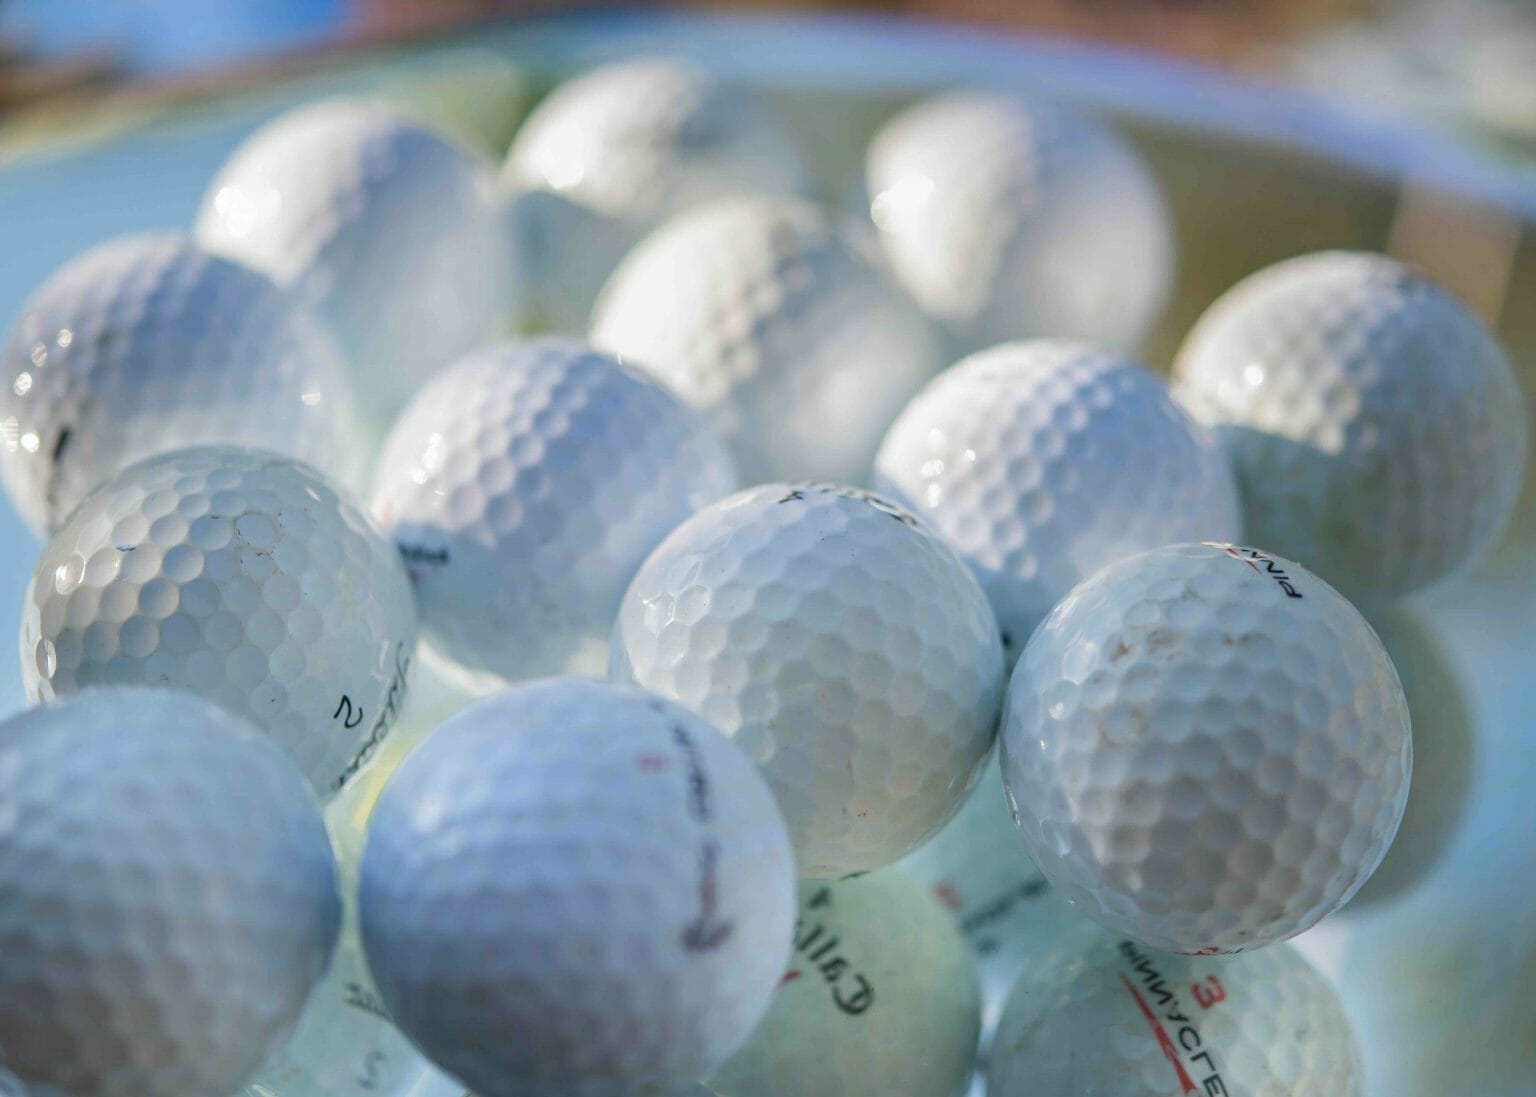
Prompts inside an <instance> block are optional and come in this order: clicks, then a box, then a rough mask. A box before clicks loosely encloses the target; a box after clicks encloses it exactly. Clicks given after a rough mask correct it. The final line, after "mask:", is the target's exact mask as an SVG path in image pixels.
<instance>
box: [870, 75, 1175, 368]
mask: <svg viewBox="0 0 1536 1097" xmlns="http://www.w3.org/2000/svg"><path fill="white" fill-rule="evenodd" d="M865 185H866V187H867V189H868V193H869V196H870V200H871V206H870V212H871V215H872V216H873V218H874V221H875V224H876V226H878V228H879V229H880V239H881V241H882V243H883V244H884V247H885V253H886V255H887V257H888V258H889V260H890V264H891V267H892V268H893V269H894V270H895V272H896V274H897V276H898V277H899V278H900V279H901V281H902V284H903V285H905V286H906V288H907V290H908V292H910V293H911V294H912V296H913V297H914V298H915V299H916V300H917V302H918V303H919V304H920V305H922V306H923V308H924V309H926V310H927V311H928V312H929V314H930V315H932V316H934V317H937V318H938V319H940V320H941V321H943V322H944V324H945V325H946V327H947V328H948V329H949V330H950V331H951V332H952V333H953V334H954V335H955V336H956V337H957V338H958V339H960V340H961V342H962V343H964V344H965V345H967V346H969V347H971V348H977V347H984V346H988V345H990V344H993V343H1000V342H1003V341H1005V340H1008V339H1020V338H1027V337H1030V336H1037V335H1053V336H1063V337H1066V338H1073V339H1087V340H1090V341H1093V342H1097V343H1104V344H1107V345H1109V346H1115V347H1131V346H1134V345H1135V344H1136V343H1138V342H1140V341H1141V339H1142V338H1143V337H1144V336H1145V335H1146V334H1147V332H1148V331H1149V330H1151V328H1152V325H1153V324H1154V323H1156V321H1157V318H1158V315H1159V314H1160V313H1161V312H1162V309H1163V305H1164V303H1165V302H1166V301H1167V299H1168V296H1169V293H1170V290H1171V288H1172V285H1173V267H1174V243H1173V229H1172V224H1171V221H1170V218H1169V215H1168V210H1167V208H1166V206H1165V204H1164V202H1163V198H1162V194H1161V192H1160V191H1159V189H1158V185H1157V181H1156V180H1155V179H1154V178H1153V176H1152V174H1151V172H1150V171H1149V170H1148V169H1147V167H1146V165H1145V164H1143V163H1142V161H1141V159H1140V158H1139V157H1138V156H1137V155H1136V153H1135V152H1134V151H1133V150H1132V149H1131V148H1130V146H1128V145H1127V144H1126V143H1125V142H1123V141H1122V140H1120V138H1118V137H1117V136H1116V135H1115V134H1114V133H1113V132H1111V131H1110V130H1108V129H1106V128H1105V127H1103V126H1101V125H1099V124H1098V123H1096V122H1094V121H1093V120H1091V119H1089V118H1086V117H1083V116H1081V115H1078V114H1075V113H1073V112H1071V111H1069V110H1067V109H1066V108H1064V107H1060V106H1054V105H1048V104H1044V103H1039V102H1029V101H1024V100H1020V99H1016V98H1013V97H1010V96H1007V95H1001V94H993V93H982V92H957V93H952V94H947V95H942V96H939V97H937V98H934V99H929V100H926V101H925V102H922V103H919V104H918V105H917V106H915V107H913V108H911V109H910V110H908V111H906V112H904V113H902V114H899V115H897V116H896V117H895V118H894V119H892V120H891V121H890V122H889V123H887V124H886V126H885V128H884V129H882V130H881V131H880V132H879V133H878V134H876V136H875V139H874V141H873V142H872V143H871V144H870V148H869V157H868V162H867V163H866V166H865Z"/></svg>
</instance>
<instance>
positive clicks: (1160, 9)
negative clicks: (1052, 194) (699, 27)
mask: <svg viewBox="0 0 1536 1097" xmlns="http://www.w3.org/2000/svg"><path fill="white" fill-rule="evenodd" d="M600 6H603V5H597V4H590V3H583V2H581V0H563V2H562V0H437V2H431V3H429V2H426V0H223V2H221V3H206V2H203V0H71V2H68V3H57V2H55V0H0V114H7V113H8V114H11V115H14V114H15V113H16V112H18V111H25V110H27V109H28V108H29V107H30V108H33V109H37V108H39V107H42V106H47V107H48V108H51V109H53V110H58V109H61V108H63V107H64V106H65V105H66V104H78V103H80V102H81V101H89V100H90V99H92V98H93V97H99V96H100V95H102V94H104V93H109V92H111V91H112V90H113V89H118V88H121V87H123V86H124V85H126V84H129V83H133V82H140V83H142V82H145V81H148V82H151V83H153V84H156V85H159V86H161V87H162V88H175V87H178V86H179V87H181V88H183V89H185V88H186V87H187V86H188V84H189V83H195V85H196V87H197V88H198V89H199V90H206V86H207V82H208V81H209V80H210V79H211V77H210V75H209V74H210V73H211V72H213V71H214V70H218V71H220V72H221V73H222V75H221V76H220V77H218V78H217V79H218V80H220V81H222V82H225V83H229V84H238V83H240V82H243V81H248V80H251V79H255V78H259V76H260V75H261V74H262V73H263V72H264V71H265V72H270V71H271V70H272V68H273V67H274V66H277V67H279V68H282V69H285V70H286V69H292V68H293V67H295V66H296V65H297V66H298V67H303V66H304V65H306V64H311V63H315V61H316V59H317V58H323V57H325V56H326V55H327V54H333V53H336V52H338V51H347V50H349V49H356V48H358V47H360V46H368V45H373V46H377V45H379V44H382V43H388V42H391V41H395V40H401V39H405V38H410V37H414V36H421V35H424V34H441V33H444V32H446V31H449V30H451V29H453V28H456V27H463V26H465V25H469V24H472V23H474V22H476V21H488V20H493V19H505V18H507V17H509V16H519V15H524V16H526V15H533V14H548V13H553V12H563V11H570V10H573V9H581V8H597V7H600ZM632 6H662V5H632ZM665 6H669V7H675V8H690V7H691V8H711V9H717V8H731V9H772V10H779V11H799V12H806V11H811V10H843V11H859V12H864V13H887V14H891V15H897V16H914V15H920V16H931V17H939V18H944V19H950V20H959V21H964V22H967V23H970V24H973V25H977V26H999V27H1009V28H1013V29H1019V30H1028V31H1034V32H1040V33H1047V34H1052V35H1060V36H1065V37H1069V38H1078V39H1091V40H1097V41H1101V42H1109V43H1116V44H1120V45H1128V46H1135V47H1142V48H1147V49H1152V50H1156V51H1159V52H1164V53H1168V54H1173V55H1177V56H1180V57H1185V58H1192V59H1198V60H1202V61H1207V62H1211V63H1215V64H1218V65H1221V66H1223V67H1226V68H1230V69H1236V70H1240V71H1242V72H1244V73H1245V74H1248V75H1254V76H1259V77H1261V78H1263V79H1268V80H1275V81H1280V82H1285V83H1289V84H1293V85H1300V86H1302V87H1306V88H1309V89H1312V90H1314V91H1316V92H1318V93H1320V94H1323V95H1326V96H1329V97H1333V98H1337V99H1343V100H1349V101H1352V102H1355V103H1359V104H1369V105H1374V106H1378V107H1381V108H1385V109H1394V108H1395V109H1405V110H1411V111H1413V112H1415V113H1416V114H1418V115H1419V116H1421V117H1423V118H1427V119H1432V120H1434V121H1435V122H1436V123H1438V124H1444V125H1450V126H1455V127H1458V128H1460V129H1463V130H1472V131H1475V132H1476V133H1478V134H1480V135H1481V136H1483V137H1486V138H1487V139H1488V140H1490V141H1492V142H1496V143H1498V144H1500V145H1501V146H1503V147H1505V148H1507V149H1509V150H1510V151H1511V152H1512V153H1513V154H1516V155H1519V154H1530V153H1531V151H1532V150H1533V149H1536V3H1533V2H1532V0H1241V2H1233V0H841V2H833V0H780V2H778V3H767V2H759V3H746V2H742V0H736V2H727V3H694V4H673V5H665Z"/></svg>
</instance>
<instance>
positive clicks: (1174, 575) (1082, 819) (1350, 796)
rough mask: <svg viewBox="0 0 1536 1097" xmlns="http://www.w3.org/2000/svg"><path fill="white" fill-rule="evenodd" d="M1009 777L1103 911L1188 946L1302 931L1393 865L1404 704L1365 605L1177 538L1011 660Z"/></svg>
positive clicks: (1102, 586) (1166, 942) (1075, 606)
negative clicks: (1390, 849)
mask: <svg viewBox="0 0 1536 1097" xmlns="http://www.w3.org/2000/svg"><path fill="white" fill-rule="evenodd" d="M1001 738H1002V752H1003V753H1002V759H1003V780H1004V782H1005V784H1006V785H1007V789H1008V796H1009V800H1010V802H1011V803H1012V806H1013V811H1014V816H1015V818H1016V819H1017V820H1018V823H1019V828H1020V830H1021V831H1022V832H1023V834H1024V838H1025V841H1026V843H1027V844H1028V846H1029V851H1030V854H1031V856H1033V857H1034V859H1035V861H1036V863H1037V864H1038V865H1039V866H1040V868H1041V870H1042V871H1044V872H1045V874H1046V876H1047V877H1048V878H1049V879H1050V880H1051V882H1052V883H1053V884H1055V885H1056V886H1057V887H1058V888H1059V889H1060V890H1061V891H1062V893H1063V894H1064V895H1066V897H1067V898H1069V899H1071V900H1072V901H1073V902H1074V903H1076V904H1077V905H1078V906H1079V907H1080V908H1081V909H1082V910H1083V911H1084V912H1085V913H1086V914H1088V915H1089V916H1090V917H1092V918H1094V919H1096V920H1098V921H1099V922H1101V923H1102V924H1104V925H1106V926H1108V927H1110V928H1111V929H1113V930H1115V931H1116V932H1119V933H1123V934H1126V935H1127V936H1131V937H1135V938H1136V939H1137V940H1140V941H1144V942H1146V943H1147V944H1149V945H1151V946H1153V947H1156V948H1164V949H1169V950H1171V951H1175V952H1185V953H1207V952H1212V953H1214V952H1240V951H1242V950H1244V949H1249V948H1256V947H1258V946H1261V945H1266V944H1269V943H1271V942H1274V941H1278V940H1282V939H1284V938H1286V937H1291V936H1294V935H1295V934H1297V933H1300V932H1301V931H1302V930H1304V929H1307V928H1308V927H1309V926H1311V925H1313V924H1314V923H1316V922H1317V921H1318V920H1319V919H1320V918H1322V917H1323V916H1324V915H1326V914H1328V913H1329V912H1330V911H1333V910H1335V909H1337V908H1338V907H1339V906H1341V905H1343V904H1344V903H1345V902H1346V901H1347V900H1348V899H1349V897H1350V896H1351V895H1353V894H1354V893H1355V890H1356V889H1357V888H1359V887H1360V885H1361V884H1363V883H1364V882H1365V880H1366V878H1367V877H1368V876H1370V874H1371V873H1372V872H1373V871H1374V870H1375V868H1376V866H1377V865H1378V864H1380V863H1381V859H1382V856H1383V855H1384V854H1385V853H1386V850H1387V846H1388V845H1389V844H1390V843H1391V841H1392V836H1393V835H1394V833H1396V831H1397V826H1398V822H1399V821H1400V820H1401V819H1402V815H1403V806H1404V803H1405V801H1406V799H1407V796H1408V773H1409V769H1410V766H1411V760H1412V742H1411V739H1410V737H1409V731H1408V706H1407V702H1406V701H1405V700H1404V699H1403V690H1402V686H1401V685H1400V684H1399V682H1398V677H1397V671H1396V670H1395V669H1393V666H1392V661H1391V660H1390V659H1389V658H1388V657H1387V654H1386V652H1385V651H1384V650H1383V649H1382V646H1381V642H1380V641H1379V640H1378V639H1377V638H1376V634H1375V633H1374V632H1372V631H1371V627H1370V626H1369V625H1368V624H1366V622H1365V619H1364V618H1363V617H1361V616H1360V614H1359V612H1358V611H1356V610H1355V608H1354V607H1353V606H1351V605H1350V604H1349V603H1348V602H1346V601H1345V600H1344V599H1343V598H1342V597H1340V596H1339V595H1338V594H1337V593H1336V592H1335V591H1334V590H1333V589H1332V588H1331V587H1329V586H1328V585H1327V584H1325V583H1323V582H1322V581H1321V580H1320V579H1318V578H1317V577H1316V576H1314V575H1311V574H1310V573H1308V572H1307V571H1305V570H1304V569H1302V568H1301V567H1299V566H1297V565H1296V564H1293V563H1291V562H1290V561H1288V560H1284V559H1281V558H1280V557H1277V556H1272V555H1270V554H1268V553H1265V552H1261V551H1259V550H1257V549H1248V548H1239V547H1237V546H1233V545H1174V546H1170V547H1167V548H1162V549H1154V550H1153V551H1151V552H1147V553H1144V554H1142V555H1140V556H1134V557H1132V558H1130V559H1128V560H1125V561H1122V562H1121V563H1118V564H1113V565H1111V566H1110V567H1108V568H1106V569H1105V570H1104V571H1101V572H1100V573H1099V574H1098V575H1096V576H1094V577H1093V578H1092V579H1089V580H1088V581H1087V582H1085V583H1083V584H1082V585H1080V586H1078V587H1077V588H1076V589H1074V590H1073V591H1072V593H1071V594H1069V595H1067V597H1066V599H1065V600H1063V602H1062V603H1061V605H1059V606H1057V607H1056V609H1055V610H1053V611H1052V613H1051V615H1050V616H1049V617H1047V618H1046V619H1045V622H1044V623H1043V624H1042V625H1041V626H1040V628H1039V630H1038V631H1037V632H1036V633H1035V635H1034V637H1033V638H1032V639H1031V640H1030V642H1029V645H1028V646H1027V647H1026V648H1025V649H1024V655H1023V657H1022V658H1021V659H1020V660H1019V664H1018V667H1017V668H1016V669H1015V670H1014V674H1013V680H1012V682H1011V683H1010V685H1009V688H1008V702H1007V705H1006V707H1005V709H1004V715H1003V725H1002V732H1001Z"/></svg>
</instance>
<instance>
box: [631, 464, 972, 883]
mask: <svg viewBox="0 0 1536 1097" xmlns="http://www.w3.org/2000/svg"><path fill="white" fill-rule="evenodd" d="M611 669H612V674H613V677H614V678H615V679H618V680H621V681H632V682H635V683H637V684H639V685H642V686H644V687H646V688H647V689H652V690H655V691H657V692H659V693H662V694H664V695H665V696H668V697H673V698H676V699H677V700H679V701H681V702H682V703H683V704H685V705H687V706H688V707H689V708H692V709H693V710H694V711H696V712H698V713H700V714H701V715H702V716H703V717H704V718H705V719H707V720H709V721H711V722H712V723H713V724H714V725H715V726H716V727H718V728H720V729H721V730H723V731H724V732H725V733H726V734H728V735H731V736H733V737H735V739H736V741H737V742H738V743H739V744H740V745H741V746H742V747H743V748H744V749H745V750H746V751H747V753H748V754H750V755H751V756H752V757H753V759H754V760H756V761H757V763H758V764H759V765H761V766H762V768H763V772H764V774H765V775H766V776H767V778H768V781H769V783H770V784H771V785H772V786H773V789H774V792H775V793H776V794H777V795H778V798H779V803H780V804H781V805H782V806H783V808H784V814H785V817H786V818H787V819H788V820H789V826H790V830H791V832H792V833H793V834H794V837H795V853H796V857H797V858H798V860H799V863H800V873H801V875H802V876H807V877H814V878H818V879H821V878H836V877H840V876H846V875H848V874H850V873H854V872H867V871H869V870H871V869H875V868H879V867H880V866H881V865H886V864H889V863H890V862H892V861H894V860H896V859H897V858H898V857H900V856H901V855H902V854H904V853H906V852H907V851H908V850H910V849H911V848H912V847H913V846H915V845H917V844H918V843H919V842H921V841H922V840H923V839H924V838H926V837H927V836H928V835H930V834H932V833H933V832H934V831H935V830H937V829H938V828H939V827H940V826H941V825H942V824H943V823H944V821H945V820H946V819H948V818H949V817H950V815H952V814H953V813H954V811H955V810H956V809H957V808H958V807H959V805H960V803H961V801H962V800H963V799H964V797H965V794H966V793H967V792H968V791H969V790H970V789H971V787H972V786H973V785H974V784H975V782H976V779H977V776H978V775H979V773H980V771H981V767H982V764H983V763H984V762H985V760H986V758H987V754H988V751H989V749H990V748H991V745H992V742H993V733H994V726H995V723H996V718H997V708H998V703H999V699H1000V695H1001V683H1002V646H1001V644H1000V643H999V641H998V636H997V621H996V618H994V617H993V615H992V610H991V607H989V606H988V605H987V599H986V595H984V594H983V593H982V591H981V588H980V587H979V586H978V585H977V583H976V580H975V578H974V577H973V576H972V575H971V573H970V571H969V570H968V569H967V568H966V566H965V564H964V563H963V562H962V561H961V560H960V558H959V557H958V556H956V555H955V553H954V550H952V549H951V548H950V547H949V546H948V545H946V544H945V543H944V542H943V541H942V540H941V539H940V538H939V537H938V536H936V535H935V534H933V533H931V532H930V531H929V530H928V529H927V528H926V527H925V526H923V525H922V524H921V523H920V522H918V521H917V519H915V518H913V517H912V516H911V515H910V514H908V513H907V512H906V511H904V510H902V509H901V508H900V507H897V506H895V505H894V504H892V503H890V502H887V501H886V500H884V499H882V498H880V497H879V496H874V495H870V494H868V493H867V492H862V491H859V490H857V489H854V488H845V487H840V486H837V485H829V484H799V485H795V484H763V485H760V486H758V487H755V488H749V489H748V490H746V491H744V492H741V493H739V494H737V495H733V496H731V497H730V498H729V499H725V500H723V501H721V502H719V503H716V504H714V505H713V506H711V507H708V508H706V509H704V510H702V511H700V512H699V513H698V514H696V515H694V517H692V518H690V519H689V520H688V521H687V522H684V523H683V524H682V525H681V526H679V527H678V528H677V529H676V530H674V531H673V532H672V533H671V535H669V536H668V537H667V539H666V540H665V541H663V542H662V543H661V544H660V545H659V546H657V548H656V551H655V552H653V553H652V554H651V555H650V557H649V558H648V559H647V560H646V562H645V564H644V566H642V567H641V569H640V571H639V574H637V575H636V576H635V580H634V582H633V583H631V584H630V587H629V591H628V593H627V594H625V596H624V602H623V606H622V607H621V609H620V611H619V618H618V622H617V624H616V625H615V627H614V634H613V664H612V668H611Z"/></svg>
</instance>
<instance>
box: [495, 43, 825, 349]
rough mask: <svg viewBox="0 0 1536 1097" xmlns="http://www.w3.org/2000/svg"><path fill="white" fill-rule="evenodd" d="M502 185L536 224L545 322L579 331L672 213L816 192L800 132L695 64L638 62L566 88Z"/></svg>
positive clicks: (536, 123)
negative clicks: (624, 265)
mask: <svg viewBox="0 0 1536 1097" xmlns="http://www.w3.org/2000/svg"><path fill="white" fill-rule="evenodd" d="M503 178H504V180H505V181H506V183H507V185H508V186H509V187H510V188H511V190H512V191H513V193H514V196H515V201H516V203H517V207H518V212H519V215H520V216H522V217H523V218H525V220H524V225H523V230H524V233H525V236H524V240H525V243H526V244H527V245H529V248H528V251H527V260H528V265H529V267H530V268H531V269H530V270H529V283H530V290H531V292H532V293H534V294H535V295H537V298H538V306H539V311H540V313H541V314H542V319H543V320H544V321H545V322H546V323H549V324H551V325H553V326H555V327H557V328H559V329H561V330H566V331H580V330H582V327H583V326H584V324H585V322H586V318H587V313H588V311H589V310H590V309H591V307H592V301H593V299H594V298H595V297H596V296H597V292H598V290H599V289H600V288H601V286H602V284H603V280H604V279H605V278H607V277H608V275H609V274H610V273H612V271H613V268H614V267H615V266H617V265H618V262H619V260H620V259H621V258H623V256H624V253H625V252H626V251H628V250H629V249H630V248H631V247H632V246H634V244H635V243H636V242H638V241H639V239H640V238H641V237H642V236H644V235H645V233H647V232H649V231H650V230H651V229H652V228H654V227H656V225H658V224H660V222H661V221H662V220H663V219H664V218H666V217H669V216H671V215H672V214H675V213H678V212H681V211H682V210H685V209H689V208H691V207H693V206H697V205H701V204H703V203H706V202H710V201H713V200H714V199H717V198H726V197H730V196H732V195H736V194H786V195H788V194H793V195H801V196H807V195H809V194H810V191H811V180H810V172H809V169H808V168H807V166H806V163H805V156H804V154H803V152H802V151H801V149H800V146H799V142H798V141H797V140H796V138H795V135H794V134H793V133H791V132H790V130H789V127H788V126H786V125H785V124H784V123H783V122H782V121H780V120H779V118H778V117H776V116H775V115H774V114H773V113H772V112H771V111H769V110H768V109H766V108H765V107H764V106H763V105H762V104H761V103H759V102H757V101H756V100H755V99H754V98H753V97H752V96H751V95H749V94H747V93H746V92H744V91H742V90H741V89H738V88H734V87H731V86H730V85H728V84H725V83H723V82H721V81H720V80H717V79H716V78H715V77H713V76H711V75H710V74H708V73H707V72H705V71H704V70H702V69H700V68H699V67H697V66H696V65H693V64H691V63H689V62H687V61H682V60H678V59H672V58H638V59H634V60H628V61H619V62H615V63H613V64H609V65H603V66H601V67H600V68H596V69H593V70H591V71H590V72H586V73H583V74H582V75H580V76H577V77H575V78H574V79H571V80H568V81H566V82H565V83H563V84H561V85H560V86H559V87H558V88H556V89H555V90H554V91H553V92H551V93H550V95H549V96H548V97H547V98H546V99H545V100H544V101H543V102H542V103H540V104H539V105H538V106H537V107H535V108H534V110H533V112H532V113H531V114H530V115H529V116H528V119H527V120H526V121H525V122H524V123H523V125H522V128H521V129H520V130H519V131H518V134H517V138H516V139H515V140H514V141H513V142H512V150H511V152H510V153H508V155H507V163H506V167H505V169H504V170H503Z"/></svg>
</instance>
